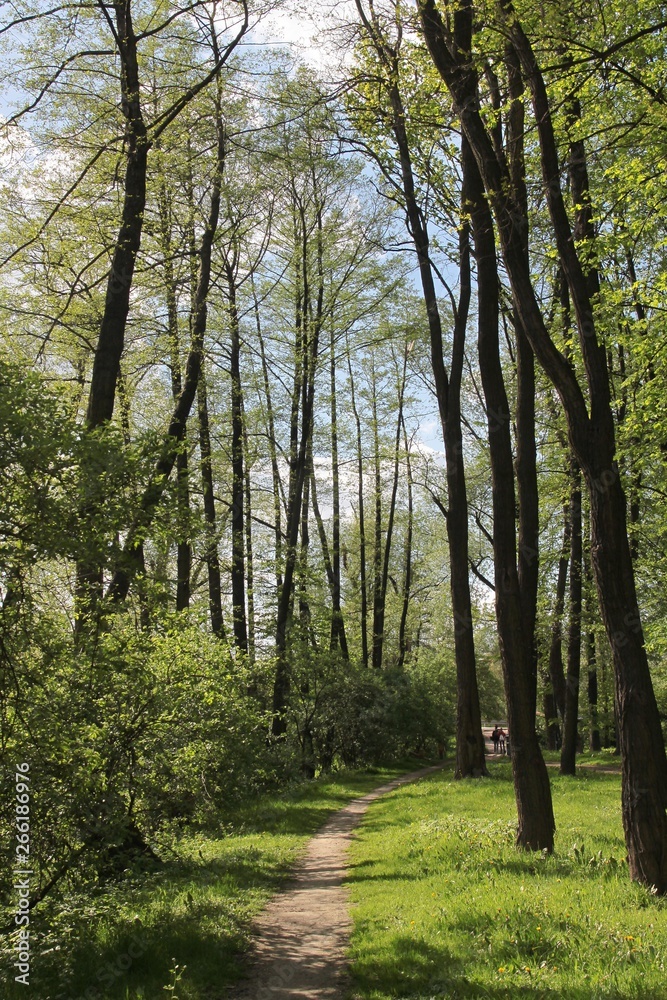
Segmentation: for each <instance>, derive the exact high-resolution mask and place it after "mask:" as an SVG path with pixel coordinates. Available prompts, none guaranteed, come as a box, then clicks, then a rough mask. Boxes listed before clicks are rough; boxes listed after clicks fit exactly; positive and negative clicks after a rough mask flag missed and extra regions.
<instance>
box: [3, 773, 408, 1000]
mask: <svg viewBox="0 0 667 1000" xmlns="http://www.w3.org/2000/svg"><path fill="white" fill-rule="evenodd" d="M412 766H414V767H418V766H419V764H413V765H412ZM409 769H410V764H409V763H407V764H406V766H405V767H403V768H398V769H391V770H389V769H382V770H380V769H378V770H376V771H375V772H374V773H359V774H352V773H350V774H342V775H337V776H335V777H334V778H330V779H326V780H318V781H314V782H309V783H303V784H300V785H297V786H295V787H294V788H292V789H291V790H290V791H288V792H286V793H283V794H276V795H272V796H269V795H265V796H262V797H259V798H257V799H255V800H253V801H250V802H248V803H246V804H245V805H244V806H243V807H240V808H236V809H235V810H234V812H233V813H232V814H231V815H227V816H225V817H224V828H221V831H220V834H219V836H215V837H211V836H205V835H203V834H200V835H197V836H194V835H190V836H186V837H184V838H183V839H181V840H180V841H179V842H178V843H175V844H173V845H172V847H171V848H169V849H168V850H167V851H166V852H164V851H163V852H162V853H163V856H164V857H165V858H166V863H165V864H164V866H163V867H161V868H160V869H159V870H158V871H154V872H153V873H146V872H142V873H136V875H135V876H134V877H129V878H127V879H126V880H124V881H121V882H118V883H115V884H107V885H106V886H103V887H97V888H91V889H90V890H88V891H86V892H80V893H79V894H75V893H71V894H70V895H68V896H67V897H66V898H65V899H64V900H60V901H58V905H57V906H56V905H55V904H54V903H49V904H48V905H47V904H45V905H44V906H42V907H39V908H37V909H36V910H35V911H33V914H32V918H31V923H30V931H31V935H32V941H31V943H32V960H31V974H30V986H29V988H28V989H26V987H25V986H24V985H21V984H16V983H14V975H15V974H16V972H15V971H14V970H13V969H12V968H11V963H12V962H13V961H14V960H15V956H14V954H13V952H12V950H11V944H10V942H9V941H8V940H7V939H5V940H4V941H3V942H2V946H3V948H2V954H1V956H0V958H1V963H2V964H1V965H0V980H2V981H3V989H2V991H1V995H2V997H3V1000H15V998H19V997H20V998H21V1000H24V998H25V997H26V996H28V995H30V996H31V997H35V998H39V1000H84V998H85V1000H166V998H167V997H168V996H172V1000H175V998H178V1000H222V998H223V997H225V996H226V995H227V991H226V987H227V986H228V985H229V984H230V983H233V982H234V981H235V980H236V979H237V978H238V976H239V971H240V965H239V953H240V952H242V951H243V949H244V947H246V945H247V942H248V936H249V927H250V921H251V919H252V917H253V916H254V915H255V914H256V913H257V912H258V911H259V910H260V909H261V908H262V906H263V905H264V903H265V902H266V900H267V899H268V898H269V896H270V895H271V894H272V893H274V892H275V891H276V890H277V889H279V888H280V886H281V883H282V882H283V881H284V879H285V877H286V874H287V873H288V872H289V870H290V868H291V866H292V865H293V864H294V861H295V859H296V857H297V855H298V853H299V850H300V849H301V848H302V847H303V846H304V844H305V842H306V840H307V839H308V838H309V837H310V836H311V835H312V834H313V833H314V832H315V831H316V830H317V829H318V827H319V826H321V825H322V823H323V822H324V821H325V819H326V817H327V816H328V815H329V814H330V813H331V812H332V811H334V810H336V809H339V808H341V807H342V806H343V805H345V804H346V803H347V802H348V801H349V800H350V799H351V798H354V797H355V796H357V795H361V794H363V793H364V792H366V791H368V790H369V789H372V788H375V787H376V786H377V785H379V784H382V783H383V782H384V781H386V780H388V779H389V778H391V777H394V776H395V775H396V774H397V773H402V772H404V771H406V770H409ZM170 986H175V987H176V988H175V989H174V990H172V991H169V990H167V989H166V988H167V987H170Z"/></svg>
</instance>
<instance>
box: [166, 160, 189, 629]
mask: <svg viewBox="0 0 667 1000" xmlns="http://www.w3.org/2000/svg"><path fill="white" fill-rule="evenodd" d="M157 201H158V209H159V217H160V236H161V239H162V253H163V255H164V261H163V268H164V287H165V296H166V300H167V335H168V339H169V361H170V368H171V392H172V397H173V400H174V404H175V403H176V402H177V401H178V397H179V396H180V394H181V391H182V389H183V384H182V383H183V379H182V375H181V356H180V336H179V329H178V308H177V301H176V278H175V276H174V261H173V251H172V243H171V218H170V207H169V196H168V193H167V186H166V182H165V179H164V176H161V177H160V183H159V189H158V196H157ZM176 504H177V512H176V526H177V535H176V537H177V541H176V610H177V611H183V610H185V609H186V608H188V607H189V606H190V574H191V570H192V546H191V545H190V486H189V478H188V443H187V433H186V436H185V437H184V439H183V447H182V449H181V450H180V451H179V453H178V457H177V459H176Z"/></svg>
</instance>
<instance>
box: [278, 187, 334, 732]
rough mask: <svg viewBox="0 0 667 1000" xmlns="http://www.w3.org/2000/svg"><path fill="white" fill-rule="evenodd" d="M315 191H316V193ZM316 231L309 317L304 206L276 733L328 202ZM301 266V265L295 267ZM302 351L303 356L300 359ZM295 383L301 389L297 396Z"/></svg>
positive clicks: (283, 695) (281, 726)
mask: <svg viewBox="0 0 667 1000" xmlns="http://www.w3.org/2000/svg"><path fill="white" fill-rule="evenodd" d="M316 195H317V192H316ZM315 211H316V220H315V224H316V231H317V237H316V239H317V277H318V287H317V300H316V305H315V308H314V309H313V316H312V318H311V316H310V311H311V302H310V291H309V288H310V282H309V274H308V244H307V238H308V234H307V228H306V223H305V218H304V212H303V209H301V212H300V216H301V219H300V221H301V228H300V237H301V258H300V264H301V272H302V274H301V280H302V285H301V291H300V292H298V293H297V324H296V325H297V343H298V345H299V348H300V350H298V351H297V365H296V367H297V370H298V367H299V365H300V366H301V375H298V374H295V397H296V408H295V407H294V404H293V408H292V422H291V439H292V446H291V454H290V489H289V501H288V508H287V518H286V522H287V524H286V535H287V544H286V551H285V573H284V578H283V585H282V589H281V591H280V595H279V599H278V614H277V618H276V673H275V678H274V683H273V721H272V724H271V732H272V734H273V736H277V737H280V736H283V734H284V733H285V731H286V728H287V724H286V721H285V709H286V707H287V699H288V696H289V691H290V676H289V664H288V661H287V631H288V624H289V617H290V610H291V607H292V599H293V593H294V572H295V569H296V563H297V542H298V538H299V524H300V522H301V506H302V502H303V490H304V485H305V481H306V475H307V471H308V456H309V447H310V442H311V437H312V432H313V414H314V407H315V368H316V364H317V355H318V347H319V338H320V331H321V326H322V313H323V308H324V275H323V254H324V247H323V237H322V216H323V211H324V204H323V202H322V201H320V200H319V198H318V200H317V203H316V209H315ZM297 270H298V268H297ZM299 354H300V358H299ZM297 385H299V386H300V393H298V394H297ZM299 395H300V397H301V433H300V435H299V433H298V408H299V405H298V398H299Z"/></svg>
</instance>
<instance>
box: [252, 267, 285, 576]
mask: <svg viewBox="0 0 667 1000" xmlns="http://www.w3.org/2000/svg"><path fill="white" fill-rule="evenodd" d="M251 280H252V279H251ZM252 294H253V308H254V312H255V325H256V328H257V339H258V341H259V351H260V356H261V360H262V380H263V383H264V396H265V398H266V423H267V437H268V442H269V454H270V456H271V476H272V481H273V513H274V517H275V522H276V524H275V563H276V588H277V593H278V594H279V593H280V588H281V587H282V583H283V578H282V572H281V561H282V499H281V489H282V483H281V479H280V468H279V466H278V449H277V446H276V427H275V419H274V415H273V402H272V399H271V383H270V381H269V366H268V364H267V361H266V350H265V347H264V335H263V333H262V324H261V318H260V315H259V302H258V301H257V295H256V292H255V286H254V282H253V283H252Z"/></svg>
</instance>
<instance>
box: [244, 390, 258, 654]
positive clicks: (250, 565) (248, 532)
mask: <svg viewBox="0 0 667 1000" xmlns="http://www.w3.org/2000/svg"><path fill="white" fill-rule="evenodd" d="M241 420H242V422H243V452H244V463H243V485H244V514H245V559H246V594H247V600H248V662H249V663H250V664H251V665H252V664H254V662H255V652H256V645H257V639H256V625H255V557H254V551H253V539H252V484H251V482H250V455H249V441H248V428H247V425H246V420H245V413H244V411H243V406H241Z"/></svg>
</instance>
